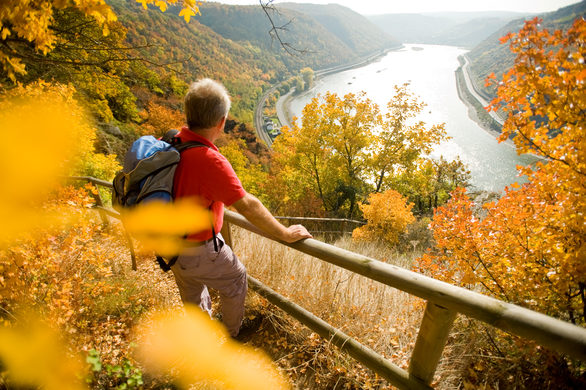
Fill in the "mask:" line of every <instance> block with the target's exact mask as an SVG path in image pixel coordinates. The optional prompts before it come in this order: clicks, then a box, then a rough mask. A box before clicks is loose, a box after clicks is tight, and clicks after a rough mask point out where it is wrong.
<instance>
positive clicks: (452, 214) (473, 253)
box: [419, 18, 586, 324]
mask: <svg viewBox="0 0 586 390" xmlns="http://www.w3.org/2000/svg"><path fill="white" fill-rule="evenodd" d="M506 41H510V48H511V51H513V52H514V53H516V54H517V58H516V60H515V64H514V66H513V68H512V69H511V70H510V71H509V72H508V73H506V74H504V75H503V81H502V83H499V87H498V97H497V98H496V99H495V100H494V101H493V102H492V107H495V108H497V107H502V108H503V109H504V110H506V111H507V112H509V116H508V118H507V120H506V122H505V125H504V127H503V134H502V136H501V140H505V139H506V138H507V137H509V136H513V137H514V138H513V139H514V141H515V144H516V145H517V150H518V152H519V153H522V152H532V153H535V154H537V155H539V156H542V157H543V158H544V160H543V161H541V162H539V163H537V164H536V165H535V166H534V167H524V168H520V172H521V173H523V174H525V175H526V176H527V178H528V182H527V183H525V184H523V185H518V184H516V183H514V184H513V185H511V186H510V187H509V188H506V189H505V193H504V194H503V196H502V197H501V198H500V199H499V200H498V201H496V202H492V203H488V204H485V205H483V206H482V208H483V214H485V216H484V217H483V218H479V216H478V215H476V214H475V213H474V208H475V207H474V204H473V203H472V202H471V201H470V200H469V199H468V198H467V197H466V196H465V193H464V191H462V190H457V191H455V192H454V193H453V198H452V200H450V202H448V204H447V205H446V206H445V207H440V208H439V209H438V210H437V212H436V215H435V217H434V221H433V223H432V228H433V231H434V237H435V239H436V242H437V247H438V251H437V253H435V254H431V255H428V256H426V257H424V258H423V259H422V260H421V262H420V265H419V266H420V268H422V269H429V270H431V269H434V270H435V271H434V272H433V273H434V275H436V276H440V277H444V278H445V279H448V280H451V281H453V282H456V283H458V284H462V285H468V286H473V285H475V284H477V283H480V284H482V285H483V286H484V287H485V289H486V291H487V292H488V293H490V294H492V295H494V296H497V297H499V298H502V299H505V300H507V301H511V302H515V303H517V304H520V305H523V306H528V307H530V308H532V309H535V310H539V311H542V312H545V313H547V314H550V315H554V316H557V317H560V318H563V319H565V320H568V321H571V322H574V323H577V324H586V318H585V314H586V313H585V308H586V261H584V259H585V256H586V224H585V223H584V221H585V219H584V218H585V217H584V216H585V215H586V169H585V168H586V140H585V132H584V129H585V128H586V115H584V113H585V110H586V90H585V86H584V79H585V78H586V65H585V64H584V45H585V41H586V21H584V20H583V19H581V18H580V19H577V20H576V21H575V22H574V24H573V26H572V27H571V28H570V29H569V30H568V31H566V32H562V31H555V32H553V33H550V32H549V31H547V30H542V29H540V20H539V19H534V20H532V21H528V22H526V23H525V26H524V27H523V28H522V29H521V31H520V32H519V33H518V34H509V35H507V36H506V37H504V38H503V42H506Z"/></svg>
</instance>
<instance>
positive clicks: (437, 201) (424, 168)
mask: <svg viewBox="0 0 586 390" xmlns="http://www.w3.org/2000/svg"><path fill="white" fill-rule="evenodd" d="M469 181H470V171H469V170H468V168H467V167H466V165H465V164H464V163H463V162H462V160H460V159H459V158H456V159H455V160H452V161H448V160H446V159H445V158H444V157H443V156H440V158H439V159H429V158H425V159H420V160H419V161H415V162H414V167H413V168H412V169H410V170H401V172H400V173H399V174H396V175H393V176H391V177H389V178H388V185H389V187H390V188H394V189H395V190H397V191H399V192H400V193H401V194H402V195H403V196H406V197H407V198H408V199H409V201H410V202H412V203H413V204H414V212H415V213H419V214H421V213H432V212H433V210H434V209H435V208H436V207H438V206H441V205H443V204H444V203H445V202H446V201H448V199H449V197H450V192H451V191H453V190H455V189H456V188H458V187H464V188H465V187H468V185H469Z"/></svg>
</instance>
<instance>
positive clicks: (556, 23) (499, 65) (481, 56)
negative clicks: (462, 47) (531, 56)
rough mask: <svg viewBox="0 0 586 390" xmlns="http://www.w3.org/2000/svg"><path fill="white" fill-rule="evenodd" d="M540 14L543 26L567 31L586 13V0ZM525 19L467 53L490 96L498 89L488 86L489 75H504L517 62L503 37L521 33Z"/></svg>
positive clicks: (477, 81) (474, 76)
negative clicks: (501, 41) (503, 41)
mask: <svg viewBox="0 0 586 390" xmlns="http://www.w3.org/2000/svg"><path fill="white" fill-rule="evenodd" d="M538 16H539V17H540V18H542V19H543V23H542V24H543V27H545V28H547V29H550V30H566V29H568V28H569V27H570V26H571V25H572V23H573V22H574V20H575V19H576V18H577V17H579V16H586V0H585V1H582V2H580V3H577V4H574V5H570V6H567V7H564V8H560V9H559V10H557V11H554V12H549V13H545V14H541V15H538ZM527 19H528V18H527ZM525 20H526V18H521V19H516V20H514V21H512V22H510V23H508V24H507V25H506V26H504V27H502V28H500V29H499V30H498V31H496V32H495V33H493V34H491V35H490V36H489V37H488V38H486V39H485V40H483V41H482V42H481V43H479V44H478V45H477V46H475V47H474V48H473V49H472V50H470V52H469V53H467V57H468V58H469V59H470V70H471V76H472V77H471V78H472V80H473V82H474V84H475V86H476V89H477V90H479V91H481V92H483V93H484V94H486V96H487V97H488V98H493V97H494V96H495V93H494V92H495V91H494V90H492V89H489V88H486V87H485V86H484V84H485V83H484V80H485V79H486V77H487V76H488V75H489V74H491V73H492V72H494V73H495V74H496V75H497V77H500V76H501V75H502V74H503V73H505V72H506V71H507V70H508V69H509V68H510V67H511V66H512V65H513V62H514V57H513V55H512V54H511V52H510V51H509V46H508V45H507V44H505V45H501V44H500V42H499V38H500V37H502V36H505V35H507V34H508V33H509V32H518V31H519V30H520V29H521V28H522V27H523V23H524V22H525Z"/></svg>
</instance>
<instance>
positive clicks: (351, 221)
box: [275, 216, 366, 225]
mask: <svg viewBox="0 0 586 390" xmlns="http://www.w3.org/2000/svg"><path fill="white" fill-rule="evenodd" d="M275 219H287V220H290V221H312V222H346V223H355V224H357V225H364V224H366V222H364V221H356V220H353V219H345V218H313V217H282V216H276V217H275Z"/></svg>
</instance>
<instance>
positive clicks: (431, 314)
mask: <svg viewBox="0 0 586 390" xmlns="http://www.w3.org/2000/svg"><path fill="white" fill-rule="evenodd" d="M456 315H457V313H456V312H454V311H451V310H448V309H446V308H443V307H441V306H438V305H436V304H435V303H433V302H429V301H428V302H427V306H426V307H425V313H424V314H423V321H421V327H420V328H419V334H418V335H417V341H416V342H415V348H413V353H412V354H411V362H410V364H409V375H411V376H413V377H415V378H417V379H419V380H421V381H423V382H424V383H426V384H428V385H429V384H431V381H432V380H433V375H434V374H435V369H436V368H437V365H438V363H439V361H440V358H441V356H442V352H443V350H444V347H445V345H446V342H447V341H448V335H449V334H450V329H451V328H452V324H453V323H454V320H455V319H456Z"/></svg>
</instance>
